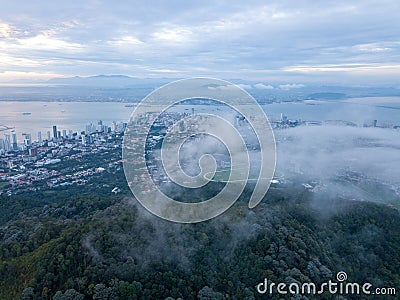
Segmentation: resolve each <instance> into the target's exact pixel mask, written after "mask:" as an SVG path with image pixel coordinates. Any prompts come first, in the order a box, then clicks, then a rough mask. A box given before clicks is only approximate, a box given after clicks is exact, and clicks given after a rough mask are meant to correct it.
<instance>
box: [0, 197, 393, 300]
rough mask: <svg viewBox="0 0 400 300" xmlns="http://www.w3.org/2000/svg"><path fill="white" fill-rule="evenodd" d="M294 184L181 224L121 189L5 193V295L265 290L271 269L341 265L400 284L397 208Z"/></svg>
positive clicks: (210, 295) (287, 273)
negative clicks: (44, 198) (314, 192)
mask: <svg viewBox="0 0 400 300" xmlns="http://www.w3.org/2000/svg"><path fill="white" fill-rule="evenodd" d="M290 194H291V195H295V196H291V197H289V196H288V195H289V194H288V193H286V192H285V193H283V192H282V191H280V190H270V191H269V193H268V195H267V198H266V199H265V200H264V201H263V202H262V203H261V204H260V205H259V206H258V207H256V208H255V209H253V210H249V209H248V208H247V203H246V202H244V201H243V202H238V203H237V204H235V206H234V207H232V208H231V209H229V210H228V212H226V213H225V214H224V215H222V216H220V217H218V218H215V219H213V220H211V221H208V222H204V223H199V224H184V225H183V224H175V223H170V222H167V221H163V220H161V219H158V218H156V217H154V216H152V215H150V214H149V213H147V212H146V211H144V209H142V208H141V207H138V206H137V205H136V204H135V201H133V200H132V199H130V198H128V197H126V196H120V195H117V196H114V195H109V196H102V197H100V196H92V197H91V196H90V195H85V194H83V196H82V195H81V196H77V195H73V196H71V195H68V196H67V195H66V194H63V193H58V194H57V196H54V197H55V199H57V200H53V201H52V202H51V203H46V204H44V203H36V202H32V204H31V206H30V205H28V204H27V203H29V199H28V198H29V197H28V198H26V197H27V196H24V197H25V198H23V196H16V197H15V198H13V199H9V198H7V197H3V198H1V203H2V206H3V207H7V203H8V205H12V206H13V207H14V211H16V212H17V213H15V214H14V215H9V217H8V219H7V220H2V223H1V227H0V241H1V244H0V247H1V248H0V249H1V251H0V258H1V260H0V261H1V263H0V299H4V300H7V299H58V300H60V299H121V300H122V299H167V298H168V299H185V300H186V299H238V300H239V299H265V298H263V297H265V296H262V295H259V294H257V292H256V289H255V286H256V285H257V284H258V283H259V282H261V281H263V280H264V278H268V279H269V280H271V281H273V282H287V283H290V282H296V281H297V282H310V281H313V282H315V283H320V282H323V281H327V280H329V279H335V276H336V273H337V272H339V271H345V272H346V273H347V274H348V277H349V279H350V280H351V281H352V282H371V283H372V284H373V285H374V286H378V287H379V286H386V287H389V286H390V287H399V286H400V273H399V270H400V257H399V253H400V216H399V212H398V211H397V210H396V209H394V208H390V207H387V206H384V205H378V204H372V203H368V202H355V201H348V200H345V199H337V200H335V201H327V200H324V199H320V200H319V201H320V202H318V201H317V200H315V199H313V200H311V199H312V197H311V192H309V191H307V190H304V191H296V193H290ZM36 196H37V195H33V196H32V197H34V199H37V197H36ZM18 197H21V198H18ZM9 201H12V204H11V203H10V202H9ZM346 297H347V298H342V299H363V298H362V296H360V295H358V296H354V298H351V297H350V296H346ZM287 298H288V299H289V298H290V297H287ZM392 298H393V299H395V297H392ZM272 299H280V297H279V296H278V295H274V296H273V298H272ZM299 299H300V298H299ZM302 299H307V298H302ZM309 299H332V296H331V295H328V294H324V295H321V296H320V297H319V298H316V296H313V297H310V298H309ZM366 299H371V298H366Z"/></svg>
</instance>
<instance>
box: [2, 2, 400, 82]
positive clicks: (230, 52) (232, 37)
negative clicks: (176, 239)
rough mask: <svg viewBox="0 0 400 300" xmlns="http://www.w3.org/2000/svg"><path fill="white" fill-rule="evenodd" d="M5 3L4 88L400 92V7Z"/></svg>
mask: <svg viewBox="0 0 400 300" xmlns="http://www.w3.org/2000/svg"><path fill="white" fill-rule="evenodd" d="M216 3H217V4H216ZM0 5H1V10H0V83H4V82H9V81H14V80H21V79H24V80H25V79H29V80H31V79H32V80H47V79H48V78H52V77H64V76H68V77H69V76H76V75H78V76H89V75H96V74H123V75H130V76H136V77H171V78H182V77H183V78H185V77H191V76H212V77H218V78H224V79H234V78H241V79H244V80H257V81H258V82H263V83H265V84H266V85H268V84H269V83H277V82H278V83H282V84H307V83H310V82H316V83H320V82H321V83H329V84H354V85H358V84H366V85H396V86H399V83H398V79H399V78H400V22H399V21H398V18H399V15H400V1H398V0H391V1H390V0H381V1H369V0H359V1H340V0H338V1H317V0H316V1H311V0H299V1H285V0H284V1H262V0H259V1H257V0H246V1H207V0H206V1H100V0H97V1H96V0H88V1H83V0H79V1H76V0H71V1H55V0H40V1H35V0H32V1H21V0H14V1H5V0H0Z"/></svg>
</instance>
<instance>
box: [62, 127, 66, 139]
mask: <svg viewBox="0 0 400 300" xmlns="http://www.w3.org/2000/svg"><path fill="white" fill-rule="evenodd" d="M62 137H63V139H66V138H67V130H65V129H63V131H62Z"/></svg>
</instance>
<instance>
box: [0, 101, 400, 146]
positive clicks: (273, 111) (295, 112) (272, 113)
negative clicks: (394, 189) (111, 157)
mask: <svg viewBox="0 0 400 300" xmlns="http://www.w3.org/2000/svg"><path fill="white" fill-rule="evenodd" d="M192 108H194V110H195V112H199V113H212V112H213V111H215V110H218V109H219V108H218V106H216V105H204V104H202V105H200V104H199V105H180V106H179V108H178V110H181V111H182V112H183V111H188V112H191V111H192ZM262 108H263V110H264V111H265V113H266V115H267V116H268V118H269V119H270V120H277V119H279V118H280V117H281V115H285V116H287V117H288V119H292V120H298V119H301V120H303V121H325V120H342V121H348V122H353V123H355V124H357V125H359V126H363V125H364V124H372V123H373V121H374V120H377V124H378V125H381V126H391V125H400V97H366V98H350V99H346V100H329V101H328V100H305V101H299V102H279V103H272V104H266V105H262ZM133 110H134V107H133V104H131V103H122V102H41V101H0V138H4V134H6V133H10V132H11V131H14V132H15V133H17V136H18V139H19V141H21V139H22V136H23V135H24V134H31V135H32V139H33V140H36V138H37V134H38V132H39V131H40V132H42V136H43V138H45V137H46V136H47V131H50V132H52V126H53V125H56V126H57V129H58V130H60V131H62V130H64V129H65V130H67V132H69V130H73V131H74V132H76V131H83V130H85V127H86V125H87V124H90V123H92V124H97V122H98V121H99V120H102V122H103V124H106V125H109V126H111V124H112V122H113V121H115V122H127V121H128V120H129V117H130V115H131V114H132V112H133Z"/></svg>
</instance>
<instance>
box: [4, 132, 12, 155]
mask: <svg viewBox="0 0 400 300" xmlns="http://www.w3.org/2000/svg"><path fill="white" fill-rule="evenodd" d="M4 136H5V138H6V140H5V141H4V150H6V151H10V150H11V140H10V135H9V134H5V135H4Z"/></svg>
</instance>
